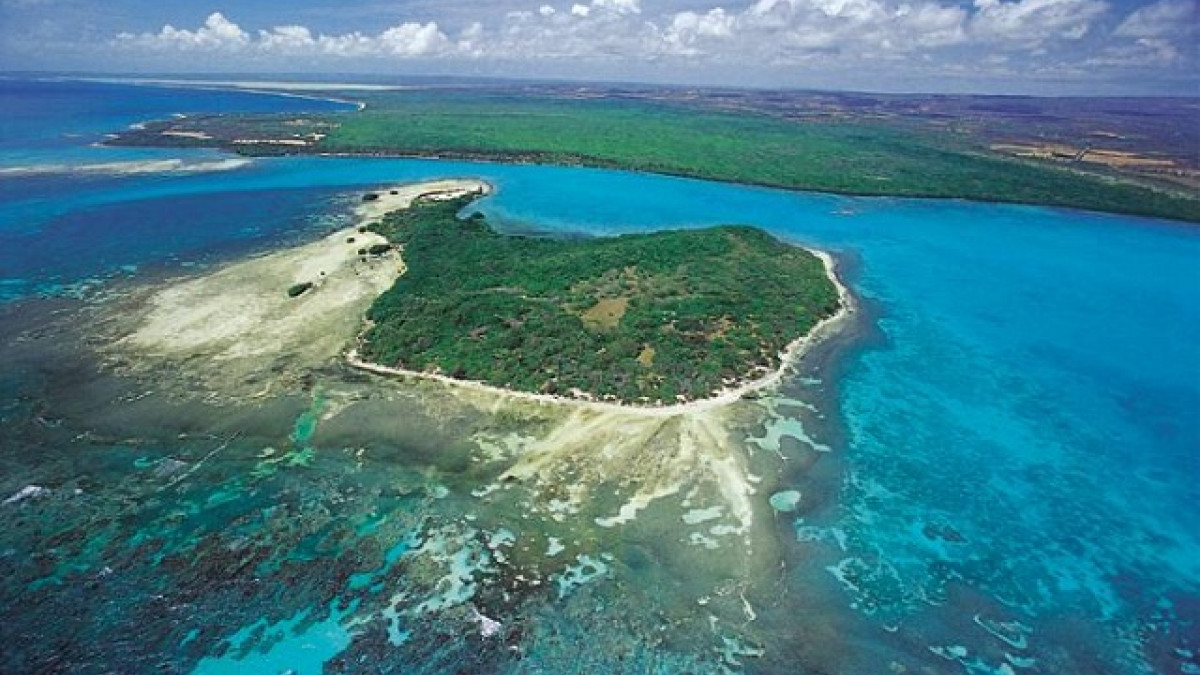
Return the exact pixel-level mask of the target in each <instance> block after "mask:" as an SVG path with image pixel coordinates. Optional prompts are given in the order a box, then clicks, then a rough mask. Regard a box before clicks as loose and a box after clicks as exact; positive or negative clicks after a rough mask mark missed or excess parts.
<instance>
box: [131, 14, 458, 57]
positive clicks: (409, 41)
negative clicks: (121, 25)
mask: <svg viewBox="0 0 1200 675" xmlns="http://www.w3.org/2000/svg"><path fill="white" fill-rule="evenodd" d="M116 42H117V44H119V45H123V46H126V47H134V48H149V49H155V50H164V51H165V50H180V51H193V50H207V51H225V52H238V53H249V52H254V53H257V54H259V55H261V56H279V55H283V56H291V55H300V54H310V55H326V56H337V57H351V58H353V57H389V56H390V57H401V58H416V57H425V56H435V55H438V54H442V53H446V52H450V51H454V45H453V44H452V43H451V42H450V39H449V38H447V37H446V35H445V33H443V32H442V31H441V29H439V28H438V25H437V23H434V22H432V21H431V22H428V23H424V24H420V23H413V22H406V23H402V24H399V25H396V26H392V27H390V28H387V29H386V30H384V31H383V32H382V33H380V34H379V35H377V36H370V35H364V34H362V33H359V32H354V33H346V34H343V35H317V36H314V35H313V33H312V31H311V30H309V29H308V28H307V27H306V26H300V25H295V24H292V25H286V26H276V27H274V28H272V29H271V30H270V31H265V30H260V31H258V35H257V36H256V37H252V36H251V35H250V34H249V33H248V32H246V31H244V30H242V28H241V27H240V26H238V25H237V24H236V23H233V22H232V21H230V20H229V19H227V18H225V15H223V14H222V13H220V12H213V13H212V14H211V15H209V17H208V18H207V19H206V20H205V21H204V25H203V26H202V27H200V28H198V29H196V30H194V31H193V30H182V29H177V28H175V27H174V26H171V25H169V24H168V25H166V26H163V28H162V30H160V31H159V32H157V33H142V34H139V35H134V34H131V33H121V34H119V35H118V36H117V39H116Z"/></svg>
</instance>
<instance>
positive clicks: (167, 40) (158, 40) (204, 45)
mask: <svg viewBox="0 0 1200 675" xmlns="http://www.w3.org/2000/svg"><path fill="white" fill-rule="evenodd" d="M118 39H120V40H126V41H130V42H136V43H137V44H139V45H141V46H144V47H152V48H154V47H157V48H168V49H169V48H178V49H184V50H197V49H201V50H221V49H226V50H237V49H241V48H243V47H245V46H246V45H248V44H250V41H251V40H250V34H249V33H247V32H246V31H244V30H242V29H241V27H240V26H238V25H237V24H236V23H233V22H232V21H230V20H229V19H226V18H225V15H224V14H221V13H220V12H213V13H212V14H210V15H209V16H208V19H206V20H205V21H204V25H203V26H201V27H200V28H197V29H196V30H194V31H191V30H181V29H178V28H175V27H174V26H172V25H171V24H167V25H165V26H163V27H162V30H160V31H159V32H158V33H144V34H142V35H132V34H130V33H122V34H121V35H119V36H118Z"/></svg>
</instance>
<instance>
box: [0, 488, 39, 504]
mask: <svg viewBox="0 0 1200 675" xmlns="http://www.w3.org/2000/svg"><path fill="white" fill-rule="evenodd" d="M49 494H50V491H49V490H47V489H46V488H44V487H42V486H40V485H26V486H25V487H23V488H21V489H20V490H17V491H16V492H15V493H14V494H13V495H12V496H11V497H9V498H8V499H5V500H4V503H5V504H16V503H17V502H23V501H25V500H26V499H35V498H37V497H45V496H47V495H49Z"/></svg>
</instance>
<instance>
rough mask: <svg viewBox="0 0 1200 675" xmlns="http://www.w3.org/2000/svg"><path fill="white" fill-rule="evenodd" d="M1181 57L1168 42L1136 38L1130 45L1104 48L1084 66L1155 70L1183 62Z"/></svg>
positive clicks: (1158, 39) (1160, 39) (1157, 39)
mask: <svg viewBox="0 0 1200 675" xmlns="http://www.w3.org/2000/svg"><path fill="white" fill-rule="evenodd" d="M1183 60H1184V59H1183V55H1182V54H1181V53H1180V51H1179V49H1178V48H1176V47H1175V45H1174V44H1172V43H1171V41H1170V40H1164V39H1162V38H1138V39H1137V40H1135V41H1133V42H1132V43H1131V44H1126V45H1115V46H1110V47H1107V48H1105V49H1104V50H1103V51H1101V52H1100V53H1099V54H1097V55H1096V56H1093V57H1091V58H1089V59H1088V60H1087V62H1086V65H1089V66H1102V67H1116V68H1155V67H1161V66H1171V65H1175V64H1178V63H1182V62H1183Z"/></svg>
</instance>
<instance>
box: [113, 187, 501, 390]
mask: <svg viewBox="0 0 1200 675" xmlns="http://www.w3.org/2000/svg"><path fill="white" fill-rule="evenodd" d="M488 189H489V186H488V185H486V184H485V183H482V182H480V181H473V180H443V181H434V182H428V183H420V184H414V185H398V186H394V187H390V188H385V189H382V190H378V191H375V192H374V194H376V195H378V197H377V198H376V199H374V200H373V201H367V202H363V203H361V204H360V205H358V206H357V207H356V209H355V216H356V222H355V224H354V225H353V226H352V227H348V228H345V229H343V230H339V231H337V232H334V233H332V234H330V235H328V236H326V237H324V238H323V239H321V240H319V241H315V242H312V243H310V244H305V245H302V246H298V247H295V248H290V249H287V250H283V251H278V252H274V253H270V254H267V255H264V256H261V257H257V258H254V259H251V260H247V261H244V262H238V263H234V264H230V265H227V266H225V267H222V268H221V269H219V270H218V271H216V272H213V273H211V274H206V275H204V276H201V277H197V278H192V279H187V280H183V281H181V282H178V283H175V284H172V285H170V286H168V287H166V288H165V289H163V290H161V291H157V292H156V293H154V295H152V296H151V297H150V298H149V300H148V301H147V306H146V309H145V311H144V315H143V316H142V317H141V319H140V322H139V323H138V325H137V326H136V328H135V329H134V330H133V332H132V333H130V334H129V335H127V336H125V337H124V338H122V339H120V340H118V341H117V343H116V344H115V345H113V347H114V348H116V349H118V350H122V351H130V352H133V353H134V354H139V355H143V356H149V357H152V358H151V359H150V360H151V361H161V360H164V359H165V360H166V361H168V362H176V363H178V362H185V361H186V362H187V370H188V371H189V372H190V373H192V374H194V375H196V376H198V377H199V378H200V379H201V380H202V381H205V382H208V383H210V384H212V385H214V388H216V389H220V390H223V391H230V392H241V391H242V390H244V389H245V387H246V386H247V385H250V386H255V387H258V389H256V391H258V392H259V393H261V394H264V395H265V394H266V393H269V392H270V391H271V389H273V388H275V387H279V386H282V385H284V384H285V383H286V382H288V381H290V380H292V379H294V378H296V377H302V376H303V375H304V373H305V372H306V371H307V370H311V369H312V368H316V367H321V366H324V365H328V364H329V363H331V362H336V359H337V358H338V357H339V355H340V354H341V353H342V352H343V350H344V349H345V347H346V345H347V344H349V343H350V342H351V341H352V340H353V339H354V336H355V335H356V334H357V333H358V331H359V329H360V327H361V325H362V318H363V315H364V314H365V313H366V311H367V308H368V307H370V305H371V302H372V301H374V300H375V298H377V297H378V296H379V294H380V293H383V292H384V291H386V290H387V289H388V288H391V286H392V284H394V283H395V281H396V278H397V277H398V276H399V275H400V274H402V273H403V272H404V263H403V261H402V260H401V258H400V255H399V253H398V252H397V251H395V250H392V251H389V252H387V253H385V254H382V255H361V254H360V253H359V252H360V251H361V250H362V249H364V248H369V247H370V246H372V245H375V244H385V243H387V242H386V240H385V239H384V238H383V237H381V236H379V235H377V234H373V233H370V232H360V231H359V230H360V228H362V227H364V226H366V225H368V224H370V223H372V222H374V221H376V220H378V219H379V218H381V217H382V216H383V215H384V214H385V213H388V212H390V211H394V210H397V209H401V208H404V207H407V206H408V205H409V204H410V203H411V202H412V201H413V200H414V199H416V198H417V197H419V196H422V195H429V194H435V195H448V196H449V195H460V194H465V193H468V192H473V191H480V190H482V191H487V190H488ZM297 284H312V286H311V288H310V289H309V290H308V291H306V292H304V293H303V294H301V295H299V296H298V297H291V296H289V293H288V289H289V288H292V287H293V286H295V285H297ZM134 367H135V368H136V367H137V366H136V365H135V366H134Z"/></svg>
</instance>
